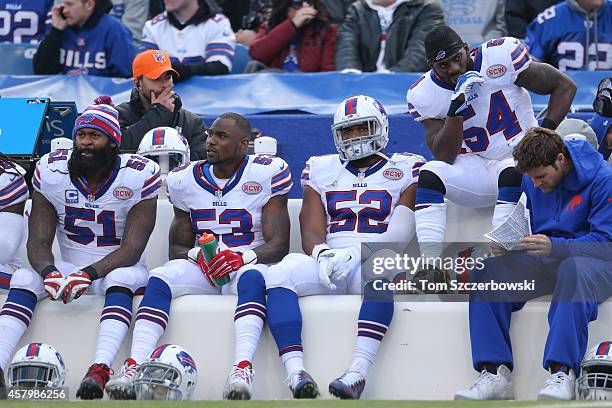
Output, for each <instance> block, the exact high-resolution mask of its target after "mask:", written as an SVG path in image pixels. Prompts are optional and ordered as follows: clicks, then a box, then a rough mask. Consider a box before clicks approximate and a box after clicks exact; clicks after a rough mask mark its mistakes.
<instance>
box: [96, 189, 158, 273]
mask: <svg viewBox="0 0 612 408" xmlns="http://www.w3.org/2000/svg"><path fill="white" fill-rule="evenodd" d="M156 215H157V198H151V199H148V200H144V201H141V202H139V203H138V204H136V205H135V206H134V207H132V209H131V210H130V212H129V213H128V216H127V220H126V222H125V229H124V231H123V238H122V239H121V245H120V246H119V248H117V249H116V250H114V251H113V252H111V253H110V254H108V255H106V256H105V257H104V258H102V259H100V260H99V261H98V262H96V263H94V264H92V265H91V266H93V267H94V268H95V270H96V272H98V277H100V278H102V277H104V276H106V275H108V274H109V273H110V272H112V271H113V270H115V269H117V268H122V267H126V266H132V265H135V264H136V263H137V262H138V261H139V260H140V257H141V256H142V253H143V252H144V250H145V247H146V246H147V242H149V238H150V237H151V233H152V232H153V228H155V218H156Z"/></svg>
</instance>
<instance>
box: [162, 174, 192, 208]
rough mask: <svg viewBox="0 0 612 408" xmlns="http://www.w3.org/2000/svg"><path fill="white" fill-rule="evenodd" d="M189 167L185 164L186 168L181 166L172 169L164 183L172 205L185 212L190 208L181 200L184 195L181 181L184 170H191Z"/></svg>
mask: <svg viewBox="0 0 612 408" xmlns="http://www.w3.org/2000/svg"><path fill="white" fill-rule="evenodd" d="M191 169H192V167H191V166H187V168H181V169H180V170H172V171H171V172H170V173H169V174H168V177H167V178H166V184H167V186H168V200H169V201H170V202H171V203H172V205H173V206H175V207H176V208H178V209H179V210H182V211H185V212H187V213H189V212H190V211H191V210H190V209H189V207H188V206H187V204H185V202H183V200H182V198H183V197H184V196H185V192H184V191H183V186H182V184H181V181H182V178H183V177H184V174H185V173H184V172H185V171H191Z"/></svg>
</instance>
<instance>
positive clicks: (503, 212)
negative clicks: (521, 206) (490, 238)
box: [493, 203, 516, 228]
mask: <svg viewBox="0 0 612 408" xmlns="http://www.w3.org/2000/svg"><path fill="white" fill-rule="evenodd" d="M515 207H516V203H498V204H496V205H495V210H493V228H497V227H499V225H500V224H501V223H502V222H504V221H506V219H507V218H508V217H509V216H510V213H511V212H512V211H513V210H514V208H515Z"/></svg>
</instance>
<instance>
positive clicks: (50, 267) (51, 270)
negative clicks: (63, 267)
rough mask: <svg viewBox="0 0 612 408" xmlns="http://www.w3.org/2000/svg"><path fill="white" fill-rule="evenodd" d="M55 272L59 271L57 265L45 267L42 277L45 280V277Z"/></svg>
mask: <svg viewBox="0 0 612 408" xmlns="http://www.w3.org/2000/svg"><path fill="white" fill-rule="evenodd" d="M54 271H57V267H56V266H55V265H53V264H51V265H47V266H45V267H44V268H43V270H42V271H40V276H42V277H43V279H44V278H45V276H47V274H48V273H50V272H54Z"/></svg>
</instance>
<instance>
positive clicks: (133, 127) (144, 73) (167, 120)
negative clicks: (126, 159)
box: [117, 50, 206, 160]
mask: <svg viewBox="0 0 612 408" xmlns="http://www.w3.org/2000/svg"><path fill="white" fill-rule="evenodd" d="M133 74H134V89H132V95H131V96H130V101H129V102H125V103H122V104H121V105H119V106H117V110H118V111H119V125H120V126H121V133H122V134H123V138H122V140H121V150H123V151H133V152H135V151H136V149H138V145H139V144H140V141H141V140H142V138H143V136H144V135H145V133H147V132H148V131H149V130H151V129H155V128H157V127H161V126H168V127H172V128H176V129H177V130H178V131H179V133H181V134H182V135H183V136H185V138H186V139H187V141H188V142H189V149H190V150H191V160H201V159H204V158H206V153H205V150H204V142H205V141H206V133H205V132H206V126H205V125H204V122H202V120H201V119H200V118H199V117H198V116H196V115H194V114H193V113H191V112H189V111H188V110H186V109H183V108H182V107H181V106H182V104H181V98H179V96H178V95H177V94H176V93H174V91H173V90H172V87H173V84H174V82H173V78H172V74H176V71H174V70H173V69H172V65H171V63H170V57H169V56H168V54H167V53H166V52H165V51H160V50H147V51H144V52H142V53H140V54H138V55H137V56H136V58H134V63H133Z"/></svg>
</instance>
